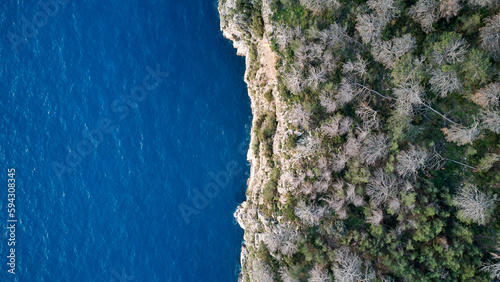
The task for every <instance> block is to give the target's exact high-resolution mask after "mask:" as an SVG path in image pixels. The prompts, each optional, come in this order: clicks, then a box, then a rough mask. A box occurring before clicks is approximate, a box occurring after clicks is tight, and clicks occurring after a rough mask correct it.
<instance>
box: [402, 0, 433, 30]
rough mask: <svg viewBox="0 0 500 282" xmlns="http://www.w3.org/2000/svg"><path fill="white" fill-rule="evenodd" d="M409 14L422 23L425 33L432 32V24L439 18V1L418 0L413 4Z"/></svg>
mask: <svg viewBox="0 0 500 282" xmlns="http://www.w3.org/2000/svg"><path fill="white" fill-rule="evenodd" d="M408 14H409V15H410V16H411V17H412V18H413V19H414V20H415V21H416V22H418V23H420V25H421V26H422V30H423V31H424V32H425V33H429V32H432V31H433V30H434V28H433V27H432V24H434V23H435V22H436V21H437V20H438V19H439V3H438V2H437V1H435V0H418V2H417V3H416V4H415V5H413V6H411V8H410V10H409V12H408Z"/></svg>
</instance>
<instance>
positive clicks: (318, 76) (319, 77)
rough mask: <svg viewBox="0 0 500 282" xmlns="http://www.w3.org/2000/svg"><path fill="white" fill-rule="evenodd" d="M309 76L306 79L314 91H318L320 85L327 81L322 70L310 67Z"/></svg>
mask: <svg viewBox="0 0 500 282" xmlns="http://www.w3.org/2000/svg"><path fill="white" fill-rule="evenodd" d="M308 69H309V75H308V76H307V78H306V85H307V86H308V87H310V88H312V89H313V90H316V89H318V86H319V84H320V83H323V82H325V81H326V73H325V72H324V71H323V70H322V69H318V68H315V67H313V66H309V68H308Z"/></svg>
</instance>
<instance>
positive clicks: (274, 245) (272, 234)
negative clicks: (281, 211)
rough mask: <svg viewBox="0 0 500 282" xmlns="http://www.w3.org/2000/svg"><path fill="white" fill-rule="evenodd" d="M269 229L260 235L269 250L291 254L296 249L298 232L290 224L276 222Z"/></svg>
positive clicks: (286, 254)
mask: <svg viewBox="0 0 500 282" xmlns="http://www.w3.org/2000/svg"><path fill="white" fill-rule="evenodd" d="M269 229H270V231H269V232H266V233H264V234H262V236H261V238H262V241H263V242H264V244H266V246H267V248H268V249H269V251H271V252H273V253H276V252H278V251H279V252H281V253H282V254H283V255H285V256H291V255H293V254H295V253H296V252H297V251H298V239H299V234H298V232H297V231H296V230H295V229H294V227H293V226H292V225H290V224H287V223H285V224H277V225H275V226H273V227H271V228H269Z"/></svg>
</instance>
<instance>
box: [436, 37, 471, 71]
mask: <svg viewBox="0 0 500 282" xmlns="http://www.w3.org/2000/svg"><path fill="white" fill-rule="evenodd" d="M448 36H450V37H451V38H449V39H448V40H447V44H446V45H445V46H443V44H441V43H436V44H434V50H433V51H432V57H433V59H434V62H436V63H437V64H438V65H443V64H455V63H460V62H463V61H464V59H465V55H467V52H468V44H467V41H465V39H463V38H462V37H461V36H460V35H458V34H453V33H449V34H448Z"/></svg>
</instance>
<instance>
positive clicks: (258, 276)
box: [248, 258, 274, 282]
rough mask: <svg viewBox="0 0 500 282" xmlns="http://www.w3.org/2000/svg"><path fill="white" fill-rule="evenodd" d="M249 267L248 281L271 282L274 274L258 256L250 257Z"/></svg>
mask: <svg viewBox="0 0 500 282" xmlns="http://www.w3.org/2000/svg"><path fill="white" fill-rule="evenodd" d="M251 260H252V262H251V265H250V266H251V267H250V269H248V270H249V271H248V276H249V277H250V281H262V282H273V281H274V275H273V274H272V273H271V268H270V267H269V265H267V264H266V263H265V262H263V261H261V260H260V259H259V258H251Z"/></svg>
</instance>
